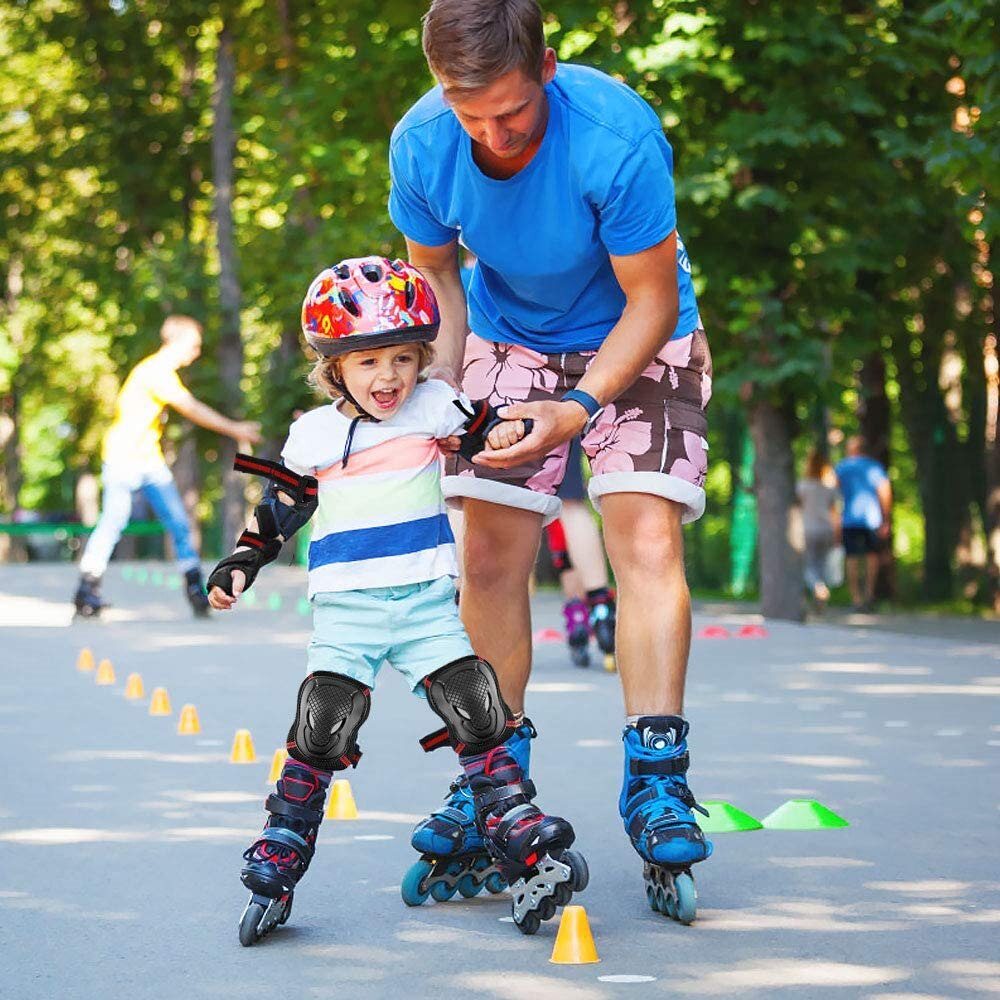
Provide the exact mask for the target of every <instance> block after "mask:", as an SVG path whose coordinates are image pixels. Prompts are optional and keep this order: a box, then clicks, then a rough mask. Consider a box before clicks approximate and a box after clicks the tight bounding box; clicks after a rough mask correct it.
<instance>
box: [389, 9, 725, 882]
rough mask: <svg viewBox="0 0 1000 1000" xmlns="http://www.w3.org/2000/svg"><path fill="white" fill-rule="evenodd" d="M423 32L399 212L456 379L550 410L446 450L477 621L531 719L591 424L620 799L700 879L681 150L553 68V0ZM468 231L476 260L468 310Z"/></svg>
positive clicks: (643, 845) (705, 387) (578, 76)
mask: <svg viewBox="0 0 1000 1000" xmlns="http://www.w3.org/2000/svg"><path fill="white" fill-rule="evenodd" d="M423 43H424V52H425V54H426V56H427V60H428V64H429V66H430V68H431V71H432V72H433V74H434V76H435V78H436V79H437V81H438V86H436V87H435V88H434V89H433V90H431V91H429V92H428V93H426V94H425V95H424V96H423V97H421V98H420V99H419V100H418V101H417V102H416V104H414V105H413V107H412V108H411V109H410V110H409V111H408V112H407V113H406V115H405V116H404V117H403V118H402V120H401V121H400V122H399V123H398V124H397V126H396V128H395V129H394V131H393V134H392V141H391V146H390V168H391V173H392V193H391V195H390V199H389V211H390V215H391V217H392V219H393V222H394V223H395V224H396V226H397V227H398V228H399V229H400V230H401V232H402V233H403V234H404V236H405V237H406V244H407V251H408V257H409V259H410V260H411V261H412V262H413V263H414V264H415V265H416V266H417V267H419V268H420V270H421V271H422V272H423V273H424V274H425V275H426V277H427V278H428V280H429V281H430V283H431V284H432V286H433V288H434V291H435V293H436V294H437V297H438V301H439V303H440V306H441V329H440V333H439V336H438V339H437V343H436V347H437V354H438V358H439V363H440V366H441V367H440V369H439V375H441V376H442V377H445V378H450V379H452V380H454V381H456V383H460V384H461V386H462V388H463V389H464V390H465V391H466V392H467V393H468V394H470V395H471V396H472V397H474V398H482V397H488V398H489V399H490V401H491V402H492V403H494V404H495V405H506V406H507V410H506V411H505V415H507V416H511V417H530V418H532V419H533V421H534V426H533V429H532V430H531V433H530V434H528V435H527V436H526V437H525V439H524V440H523V441H521V442H520V443H518V444H516V445H514V446H512V447H510V448H507V449H504V450H501V451H495V452H491V453H490V454H489V455H488V456H477V457H476V458H475V460H474V461H472V462H467V461H465V460H464V459H462V458H460V457H459V456H453V457H452V458H451V460H450V463H449V469H448V473H449V475H448V476H447V477H446V479H445V481H444V485H445V493H446V495H447V496H448V497H449V498H451V499H453V500H455V501H456V502H458V501H461V503H462V508H463V510H464V513H465V552H464V571H463V589H462V602H461V604H462V618H463V620H464V622H465V624H466V627H467V628H468V630H469V633H470V635H471V637H472V642H473V646H474V647H475V648H476V651H477V653H479V654H480V655H481V656H483V657H485V658H486V659H488V660H490V661H491V662H492V663H493V664H494V666H495V668H496V671H497V674H498V675H499V677H500V681H501V686H502V688H503V692H504V695H505V697H506V699H507V701H508V703H509V704H510V706H511V707H512V709H513V710H514V711H515V713H521V712H523V708H524V690H525V685H526V683H527V680H528V676H529V673H530V669H531V627H530V612H529V603H528V579H529V575H530V572H531V568H532V565H533V563H534V559H535V553H536V551H537V549H538V544H539V535H540V530H541V528H542V526H543V524H545V523H548V522H549V521H551V520H552V519H554V518H555V517H556V516H557V514H558V510H559V500H558V498H557V496H556V491H557V489H558V487H559V483H560V481H561V479H562V477H563V474H564V472H565V469H566V460H567V455H568V452H569V442H570V440H571V439H572V438H573V437H574V436H576V435H579V434H582V435H583V448H584V451H585V452H586V454H587V456H588V459H589V461H590V466H591V471H592V474H593V475H592V478H591V480H590V487H589V489H590V496H591V499H592V501H593V502H594V505H595V506H596V507H597V508H598V509H599V510H600V511H601V513H602V515H603V520H604V532H605V538H606V543H607V549H608V555H609V557H610V559H611V563H612V566H613V569H614V572H615V577H616V582H617V597H618V605H619V606H618V637H617V657H618V666H619V670H620V675H621V680H622V686H623V689H624V697H625V713H626V726H625V730H624V733H623V739H624V743H625V753H626V778H625V784H624V787H623V790H622V798H621V801H620V809H621V812H622V816H623V818H624V820H625V825H626V829H627V830H628V832H629V835H630V837H631V839H632V842H633V844H634V846H635V848H636V850H637V851H638V852H639V853H640V854H641V855H642V856H643V857H644V858H645V859H646V860H647V861H650V862H653V863H654V864H663V865H664V866H665V867H668V868H672V869H674V870H679V869H686V868H688V867H690V865H691V864H692V863H693V862H696V861H701V860H704V859H705V858H706V857H707V856H708V854H709V853H710V852H711V844H710V843H709V842H707V841H706V840H705V839H704V837H703V836H702V833H701V830H700V829H699V828H698V826H697V824H696V823H695V820H694V816H693V815H692V812H691V802H692V801H693V800H692V799H691V797H690V793H689V792H688V791H687V788H686V785H685V778H684V772H685V771H686V765H687V748H686V741H685V737H686V735H687V731H688V724H687V722H686V721H685V720H684V718H683V696H684V681H685V674H686V670H687V660H688V652H689V647H690V634H691V611H690V595H689V592H688V587H687V582H686V579H685V575H684V563H683V540H682V533H681V525H682V524H683V523H686V522H688V521H693V520H695V519H697V518H698V517H700V516H701V514H702V513H703V511H704V506H705V491H704V480H705V473H706V469H707V441H706V436H707V424H706V420H705V407H706V405H707V403H708V399H709V397H710V395H711V355H710V353H709V349H708V343H707V340H706V338H705V334H704V331H703V330H702V328H701V322H700V319H699V316H698V307H697V303H696V302H695V296H694V291H693V288H692V284H691V266H690V262H689V260H688V256H687V252H686V251H685V248H684V244H683V242H682V241H681V239H680V236H679V234H678V232H677V217H676V209H675V204H674V185H673V176H672V167H673V154H672V151H671V148H670V145H669V143H668V142H667V140H666V138H665V137H664V134H663V128H662V125H661V122H660V120H659V118H658V117H657V115H656V113H655V112H654V111H653V109H652V108H651V107H650V106H649V105H648V104H646V103H645V101H643V100H642V98H640V97H639V96H638V95H637V94H636V93H635V92H634V91H632V90H631V89H629V88H628V87H626V86H625V85H624V84H622V83H619V82H618V81H616V80H614V79H612V78H611V77H609V76H606V75H605V74H603V73H600V72H598V71H596V70H593V69H589V68H586V67H583V66H573V65H559V66H557V64H556V55H555V52H554V51H553V50H552V49H551V48H547V47H546V45H545V40H544V34H543V31H542V21H541V12H540V11H539V9H538V6H537V3H536V2H535V0H434V2H433V3H432V4H431V7H430V10H429V11H428V13H427V15H426V17H425V19H424V32H423ZM460 245H462V246H465V247H467V248H468V249H469V250H470V251H472V252H473V253H475V255H476V258H477V260H476V265H475V269H474V272H473V274H472V278H471V281H470V283H469V289H468V303H466V298H465V295H464V294H463V289H462V282H461V280H460V277H459V266H458V259H459V247H460ZM467 307H468V308H467ZM605 596H606V595H605ZM654 758H655V760H656V762H655V763H649V764H648V766H647V765H646V764H642V766H641V767H640V761H645V762H649V761H652V760H653V759H654ZM661 758H662V760H661ZM656 768H659V770H656ZM651 792H652V793H651ZM453 804H458V803H457V802H456V803H453Z"/></svg>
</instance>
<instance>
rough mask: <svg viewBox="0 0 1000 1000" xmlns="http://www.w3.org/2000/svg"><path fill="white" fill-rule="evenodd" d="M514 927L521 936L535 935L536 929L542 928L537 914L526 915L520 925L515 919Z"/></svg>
mask: <svg viewBox="0 0 1000 1000" xmlns="http://www.w3.org/2000/svg"><path fill="white" fill-rule="evenodd" d="M514 925H515V926H516V927H517V929H518V930H519V931H520V932H521V933H522V934H537V933H538V928H539V927H541V926H542V922H541V920H539V919H538V914H537V913H526V914H525V915H524V919H523V920H522V921H521V922H520V923H518V922H517V917H515V918H514Z"/></svg>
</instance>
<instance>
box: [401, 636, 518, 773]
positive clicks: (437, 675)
mask: <svg viewBox="0 0 1000 1000" xmlns="http://www.w3.org/2000/svg"><path fill="white" fill-rule="evenodd" d="M423 683H424V688H425V689H426V691H427V703H428V704H429V705H430V707H431V708H432V709H433V710H434V712H436V713H437V714H438V715H439V716H440V717H441V718H442V719H443V720H444V724H445V725H444V728H443V729H439V730H437V731H436V732H433V733H429V734H428V735H427V736H425V737H424V738H423V739H422V740H421V741H420V745H421V746H422V747H423V748H424V750H425V751H427V752H430V751H431V750H436V749H437V748H438V747H441V746H444V745H445V744H446V743H448V744H450V745H451V746H452V747H453V748H454V750H455V751H456V753H464V754H473V753H484V752H485V751H487V750H492V749H493V748H494V747H498V746H500V744H501V743H506V742H507V740H508V739H509V738H510V737H511V735H512V734H513V733H514V730H515V729H516V728H517V726H516V723H515V722H514V713H513V712H511V710H510V709H509V708H508V707H507V703H506V702H505V701H504V700H503V695H502V694H501V693H500V685H499V684H498V683H497V675H496V674H495V673H494V672H493V668H492V667H491V666H490V665H489V664H488V663H487V662H486V661H485V660H481V659H480V658H479V657H478V656H463V657H462V658H461V659H460V660H454V661H453V662H452V663H449V664H447V665H446V666H443V667H442V668H441V669H440V670H435V671H434V673H432V674H431V675H430V676H429V677H425V678H424V681H423Z"/></svg>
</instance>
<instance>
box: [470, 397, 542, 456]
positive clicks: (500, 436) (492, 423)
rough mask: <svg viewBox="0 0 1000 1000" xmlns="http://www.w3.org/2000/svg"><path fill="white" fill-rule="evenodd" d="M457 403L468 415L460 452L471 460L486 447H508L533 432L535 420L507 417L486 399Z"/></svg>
mask: <svg viewBox="0 0 1000 1000" xmlns="http://www.w3.org/2000/svg"><path fill="white" fill-rule="evenodd" d="M454 403H455V406H457V407H458V408H459V410H461V411H462V413H464V414H465V416H466V418H467V419H466V421H465V428H464V429H465V433H464V434H463V435H462V438H461V440H460V443H459V447H458V452H459V454H460V455H461V456H462V457H463V458H466V459H469V460H470V461H471V459H472V456H473V455H478V454H479V453H480V452H481V451H483V450H484V449H486V448H490V449H496V448H507V447H509V446H510V445H512V444H514V443H516V442H517V441H520V440H521V438H523V437H524V436H525V435H526V434H530V433H531V425H532V421H531V420H504V418H503V417H502V416H501V415H500V413H499V412H498V411H497V409H496V407H494V406H492V405H491V404H490V403H489V402H488V401H487V400H485V399H474V400H471V401H470V403H469V406H466V405H465V404H464V402H463V401H462V400H458V399H456V400H454Z"/></svg>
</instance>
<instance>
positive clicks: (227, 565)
mask: <svg viewBox="0 0 1000 1000" xmlns="http://www.w3.org/2000/svg"><path fill="white" fill-rule="evenodd" d="M236 545H237V551H236V552H234V553H233V554H232V555H230V556H226V558H225V559H222V560H221V561H220V562H219V564H218V566H216V567H215V569H213V570H212V573H211V575H210V576H209V578H208V588H209V590H211V589H212V587H219V588H220V589H221V590H222V591H224V592H225V593H227V594H228V595H229V596H230V597H232V596H233V570H234V569H238V570H242V571H243V573H244V574H245V575H246V583H245V584H244V585H243V593H246V592H247V591H248V590H249V589H250V586H251V584H252V583H253V582H254V580H256V579H257V574H258V573H259V572H260V571H261V568H262V567H264V566H266V565H267V564H268V563H269V562H274V560H275V559H277V558H278V553H279V552H280V551H281V542H279V541H278V540H277V539H276V538H270V539H268V538H264V537H262V536H261V535H258V534H257V533H256V532H255V531H244V532H243V534H242V535H240V537H239V540H238V541H237V542H236ZM242 546H246V548H243V547H242Z"/></svg>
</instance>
